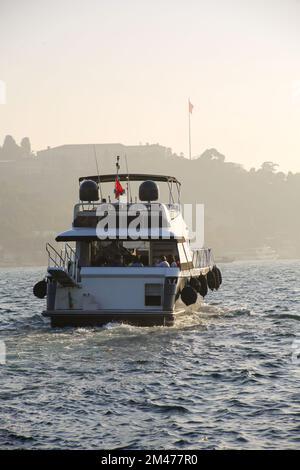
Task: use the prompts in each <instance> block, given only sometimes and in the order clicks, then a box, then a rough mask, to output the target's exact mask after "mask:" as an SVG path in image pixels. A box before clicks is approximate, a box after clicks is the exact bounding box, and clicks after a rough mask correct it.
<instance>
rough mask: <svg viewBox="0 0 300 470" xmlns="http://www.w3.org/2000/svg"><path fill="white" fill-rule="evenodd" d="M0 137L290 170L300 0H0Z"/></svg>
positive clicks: (299, 86) (299, 120)
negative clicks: (134, 148)
mask: <svg viewBox="0 0 300 470" xmlns="http://www.w3.org/2000/svg"><path fill="white" fill-rule="evenodd" d="M0 80H2V81H4V82H5V83H6V90H7V102H6V104H0V140H1V142H2V139H3V138H4V136H5V135H6V134H12V135H13V136H14V137H15V138H16V139H17V141H20V139H21V138H22V137H23V136H29V137H30V139H31V141H32V146H33V149H35V150H39V149H41V148H44V147H46V146H48V145H50V146H56V145H61V144H65V143H92V142H97V143H105V142H121V143H124V144H138V143H139V142H142V143H145V142H150V143H157V142H159V143H161V144H162V145H166V146H169V147H172V149H173V151H175V152H177V153H179V152H184V154H185V155H187V154H188V106H187V100H188V97H189V96H190V99H191V101H192V103H193V104H194V112H193V115H192V141H193V142H192V153H193V154H194V155H197V154H199V153H201V152H203V151H204V150H205V149H206V148H210V147H215V148H217V149H218V150H219V151H220V152H222V153H224V154H225V155H226V157H227V159H228V160H231V161H236V162H239V163H242V164H244V165H245V166H246V167H247V168H249V167H250V166H259V165H260V164H261V163H262V162H263V161H266V160H272V161H274V162H277V163H279V164H280V167H281V169H283V170H289V169H291V170H294V171H296V170H297V171H300V1H298V0H206V1H204V0H139V1H137V0H84V1H83V0H26V1H22V0H0Z"/></svg>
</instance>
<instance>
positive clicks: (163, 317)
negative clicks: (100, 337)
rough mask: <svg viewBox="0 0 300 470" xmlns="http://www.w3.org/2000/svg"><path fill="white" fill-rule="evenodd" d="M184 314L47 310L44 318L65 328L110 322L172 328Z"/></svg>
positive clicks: (180, 312)
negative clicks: (180, 315) (176, 320)
mask: <svg viewBox="0 0 300 470" xmlns="http://www.w3.org/2000/svg"><path fill="white" fill-rule="evenodd" d="M182 313H184V309H181V310H176V311H169V312H168V311H157V310H156V311H147V312H145V311H134V312H133V311H128V312H127V311H122V312H116V311H114V312H113V311H101V312H99V311H95V310H90V311H84V312H83V311H82V310H77V311H76V310H72V311H70V310H59V311H58V310H52V311H51V310H50V311H49V310H46V311H44V312H43V316H44V317H48V318H50V320H51V326H52V327H65V326H77V327H78V326H101V325H105V324H106V323H110V322H117V323H126V324H129V325H135V326H172V325H174V322H175V318H176V316H178V315H179V314H182Z"/></svg>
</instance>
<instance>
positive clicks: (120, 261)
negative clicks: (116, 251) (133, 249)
mask: <svg viewBox="0 0 300 470" xmlns="http://www.w3.org/2000/svg"><path fill="white" fill-rule="evenodd" d="M111 266H112V267H113V268H120V267H122V266H124V263H123V256H120V255H117V256H116V257H115V259H114V260H113V262H112V263H111Z"/></svg>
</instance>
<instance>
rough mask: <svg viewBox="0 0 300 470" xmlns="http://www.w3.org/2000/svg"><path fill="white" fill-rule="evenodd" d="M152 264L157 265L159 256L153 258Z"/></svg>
mask: <svg viewBox="0 0 300 470" xmlns="http://www.w3.org/2000/svg"><path fill="white" fill-rule="evenodd" d="M153 266H159V258H153Z"/></svg>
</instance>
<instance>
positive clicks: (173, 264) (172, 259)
mask: <svg viewBox="0 0 300 470" xmlns="http://www.w3.org/2000/svg"><path fill="white" fill-rule="evenodd" d="M167 260H168V263H169V265H170V267H171V268H177V263H176V261H175V257H174V256H173V255H168V257H167Z"/></svg>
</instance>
